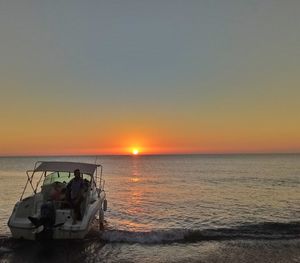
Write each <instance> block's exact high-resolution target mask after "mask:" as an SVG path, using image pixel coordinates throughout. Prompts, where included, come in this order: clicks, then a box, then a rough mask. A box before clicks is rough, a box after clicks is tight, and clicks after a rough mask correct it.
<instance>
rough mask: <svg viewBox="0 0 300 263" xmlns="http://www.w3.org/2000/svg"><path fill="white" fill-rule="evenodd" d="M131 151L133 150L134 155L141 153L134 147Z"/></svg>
mask: <svg viewBox="0 0 300 263" xmlns="http://www.w3.org/2000/svg"><path fill="white" fill-rule="evenodd" d="M131 152H132V154H133V155H138V154H139V149H136V148H134V149H132V151H131Z"/></svg>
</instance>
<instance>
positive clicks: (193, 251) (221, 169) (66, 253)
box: [0, 154, 300, 262]
mask: <svg viewBox="0 0 300 263" xmlns="http://www.w3.org/2000/svg"><path fill="white" fill-rule="evenodd" d="M95 159H96V158H95V157H93V156H88V157H87V156H85V157H26V158H25V157H18V158H16V157H10V158H6V157H2V158H0V236H1V239H0V260H1V261H3V262H300V155H297V154H274V155H173V156H99V157H98V158H97V161H98V162H99V163H101V164H102V165H103V167H104V170H103V173H104V174H103V175H104V179H105V181H106V184H105V189H106V193H107V200H108V210H107V212H106V214H105V220H106V223H105V230H104V231H103V232H100V231H99V230H98V229H97V222H96V221H95V226H94V227H93V230H92V231H91V233H90V234H89V235H88V236H87V237H86V239H85V240H77V241H67V242H66V241H51V242H49V241H48V242H44V243H43V242H42V243H41V242H30V241H17V240H13V239H12V238H11V237H10V232H9V229H8V227H7V220H8V218H9V215H10V213H11V211H12V208H13V206H14V204H15V202H16V201H17V200H18V199H19V198H20V195H21V192H22V190H23V187H24V184H25V182H26V175H25V171H26V170H28V169H32V168H33V165H34V163H35V161H37V160H62V161H66V160H67V161H81V162H92V163H94V162H95Z"/></svg>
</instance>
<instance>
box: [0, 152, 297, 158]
mask: <svg viewBox="0 0 300 263" xmlns="http://www.w3.org/2000/svg"><path fill="white" fill-rule="evenodd" d="M298 154H300V152H233V153H230V152H228V153H145V154H143V153H140V154H138V155H133V154H29V155H27V154H25V155H20V154H8V155H0V158H8V157H12V158H13V157H14V158H17V157H28V158H30V157H89V156H93V157H95V156H134V157H138V156H179V155H298Z"/></svg>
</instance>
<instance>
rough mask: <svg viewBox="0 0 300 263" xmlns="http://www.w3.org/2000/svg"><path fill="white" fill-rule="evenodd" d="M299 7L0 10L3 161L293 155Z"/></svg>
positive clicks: (37, 4)
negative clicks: (136, 151)
mask: <svg viewBox="0 0 300 263" xmlns="http://www.w3.org/2000/svg"><path fill="white" fill-rule="evenodd" d="M299 13H300V1H299V0H285V1H282V0H255V1H254V0H244V1H243V0H218V1H214V0H209V1H201V0H195V1H192V0H184V1H183V0H181V1H177V0H151V1H147V0H135V1H131V0H118V1H114V0H110V1H100V0H99V1H96V0H93V1H92V0H87V1H74V0H70V1H66V0H65V1H40V0H36V1H29V0H12V1H11V0H1V1H0V39H1V41H0V58H1V59H0V91H1V97H0V117H1V124H0V155H23V154H24V155H35V154H95V153H99V154H124V153H128V152H129V151H130V149H131V148H132V147H138V148H140V150H141V152H143V153H233V152H299V151H300V85H299V84H300V30H299V29H300V15H299Z"/></svg>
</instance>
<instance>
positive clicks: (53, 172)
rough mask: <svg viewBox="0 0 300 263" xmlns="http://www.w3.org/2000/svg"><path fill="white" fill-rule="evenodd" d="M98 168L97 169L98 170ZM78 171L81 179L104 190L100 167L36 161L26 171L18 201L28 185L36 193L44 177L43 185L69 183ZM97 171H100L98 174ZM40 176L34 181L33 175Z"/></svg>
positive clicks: (75, 163)
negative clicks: (24, 182)
mask: <svg viewBox="0 0 300 263" xmlns="http://www.w3.org/2000/svg"><path fill="white" fill-rule="evenodd" d="M98 168H99V169H98ZM77 169H79V170H80V173H81V174H82V177H83V178H84V179H88V178H89V180H88V181H90V182H94V183H95V185H96V188H97V189H98V190H99V191H101V189H102V190H103V189H104V183H105V181H104V180H103V179H102V165H100V164H91V163H80V162H58V161H51V162H48V161H47V162H43V161H38V162H36V163H35V166H34V169H33V170H28V171H26V174H27V182H26V185H25V187H24V190H23V193H22V195H21V198H20V200H22V198H23V195H24V193H25V190H26V188H27V186H28V184H29V185H30V186H31V188H32V190H33V193H34V194H36V193H37V189H38V187H39V186H40V182H41V181H42V178H43V177H44V182H43V185H46V184H51V183H53V182H56V181H57V182H64V183H66V182H69V181H70V180H71V179H72V178H73V177H74V171H75V170H77ZM98 170H100V172H99V174H98ZM35 174H40V177H39V178H38V179H37V181H36V178H35V180H34V175H35ZM34 185H35V186H34Z"/></svg>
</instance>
